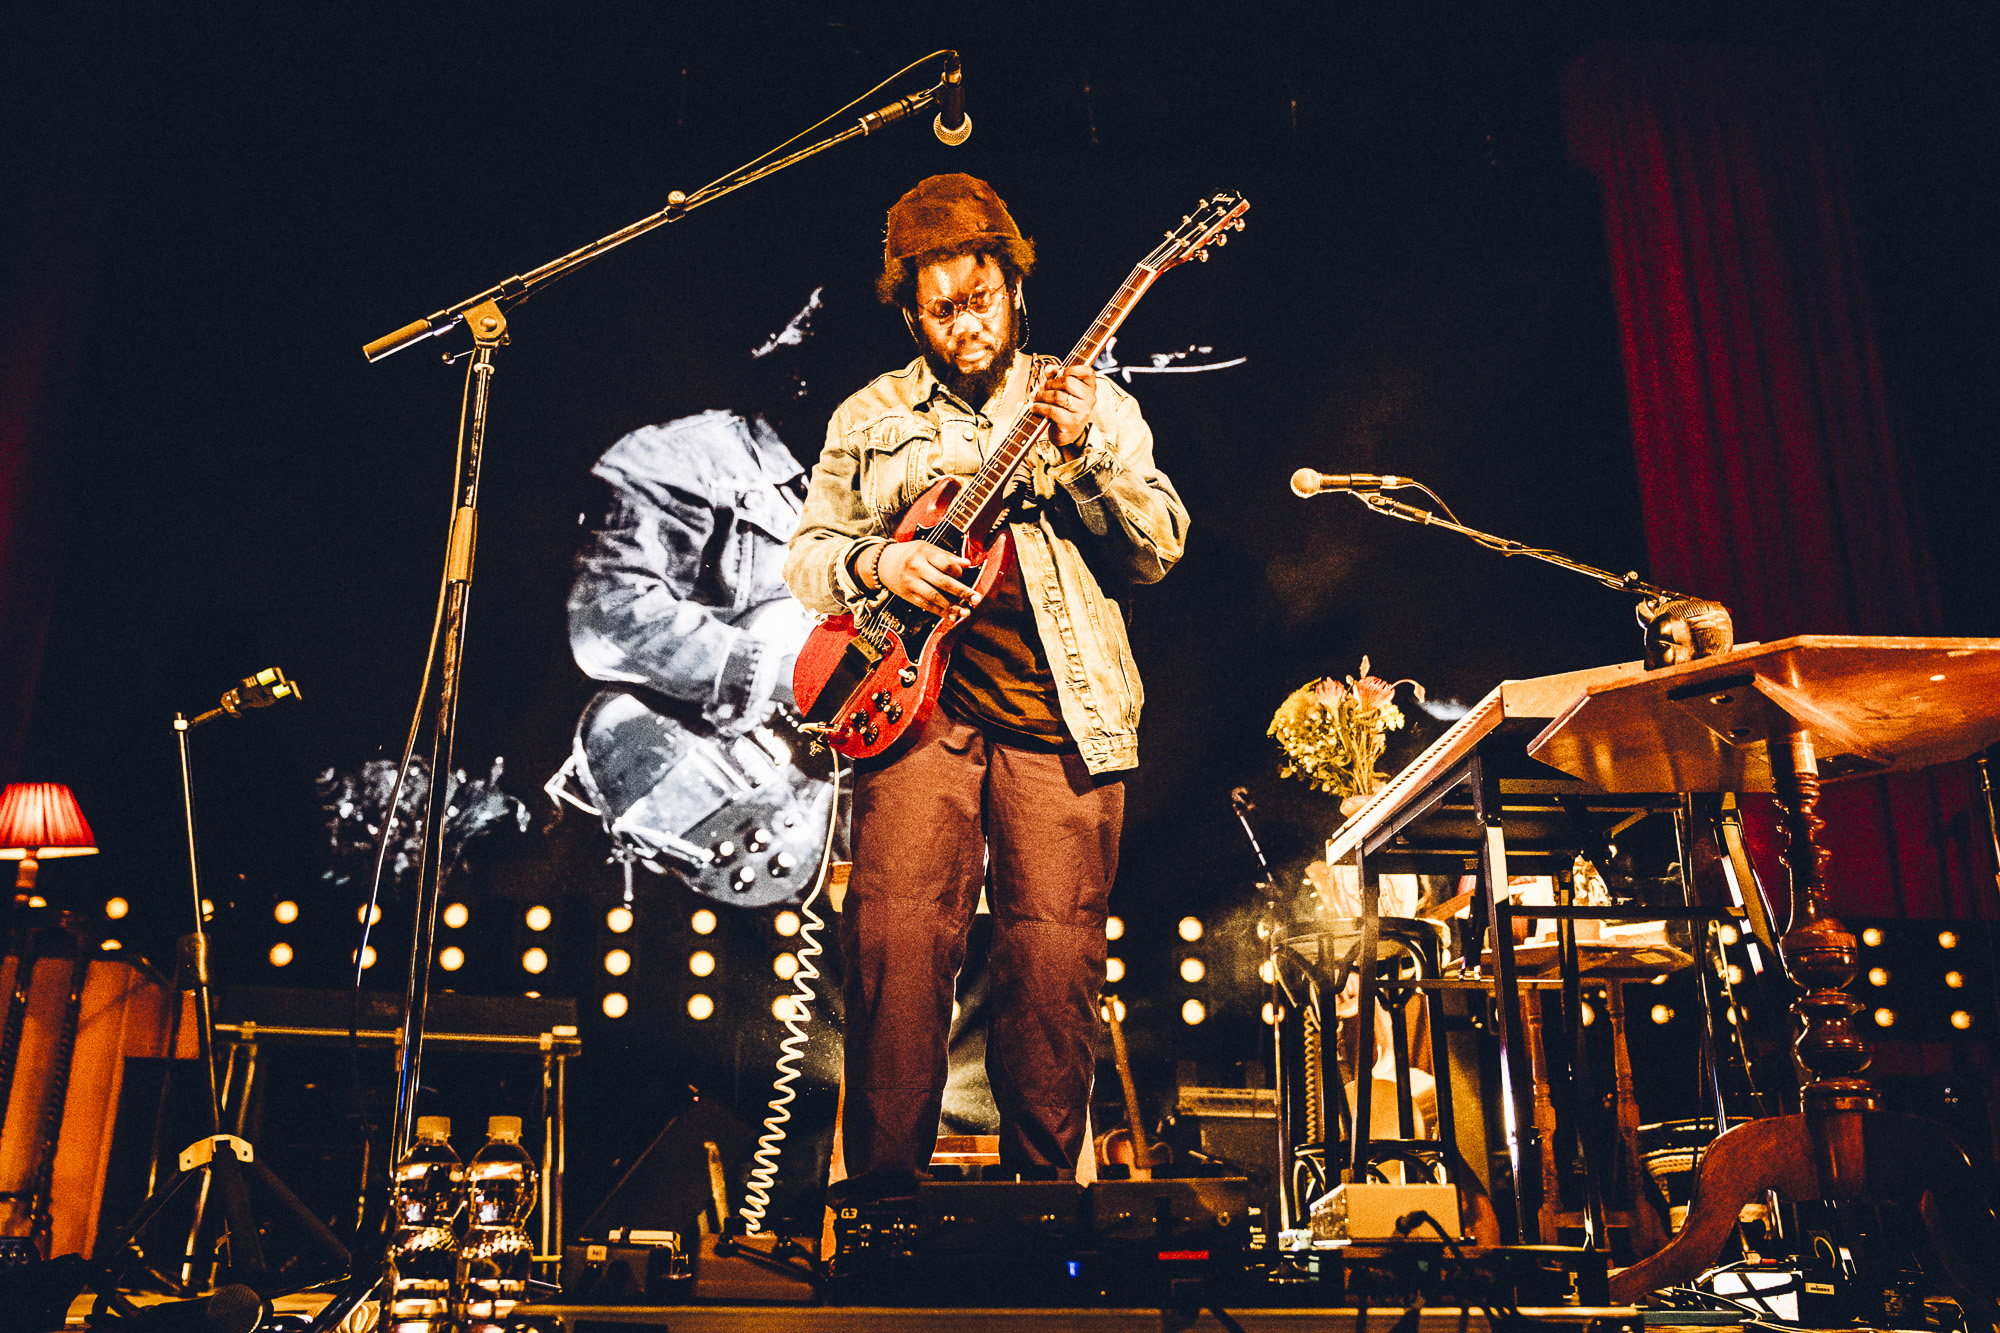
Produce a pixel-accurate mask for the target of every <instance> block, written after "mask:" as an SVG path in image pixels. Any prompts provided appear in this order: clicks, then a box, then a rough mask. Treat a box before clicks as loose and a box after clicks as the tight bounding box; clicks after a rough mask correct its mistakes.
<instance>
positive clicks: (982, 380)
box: [918, 301, 1021, 409]
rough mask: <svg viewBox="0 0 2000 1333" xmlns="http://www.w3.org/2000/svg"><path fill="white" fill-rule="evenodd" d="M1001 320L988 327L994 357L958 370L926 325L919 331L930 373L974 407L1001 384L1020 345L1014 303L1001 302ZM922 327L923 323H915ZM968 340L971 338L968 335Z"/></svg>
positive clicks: (984, 400)
mask: <svg viewBox="0 0 2000 1333" xmlns="http://www.w3.org/2000/svg"><path fill="white" fill-rule="evenodd" d="M1001 309H1002V311H1003V314H1002V316H1001V320H1000V324H999V326H998V327H997V328H995V329H993V330H991V335H992V341H993V345H994V348H995V351H994V353H993V357H992V359H991V360H989V361H987V362H986V364H985V365H983V366H981V367H980V368H979V369H978V370H970V371H968V370H960V369H959V368H958V364H957V363H956V362H954V361H953V360H952V359H951V357H950V355H949V354H948V353H947V352H946V351H945V350H944V349H943V348H941V347H939V346H938V343H937V340H936V339H935V338H933V337H932V336H931V334H930V331H929V330H928V329H924V330H923V333H922V335H921V337H922V340H923V345H924V360H925V362H927V363H928V364H929V365H930V368H931V374H933V375H935V376H937V378H938V383H940V384H942V385H944V387H945V388H947V389H949V390H951V392H952V393H953V394H955V395H957V396H958V398H959V400H960V401H962V402H964V403H965V404H966V405H967V406H969V407H972V408H974V409H978V408H982V407H984V406H985V405H986V401H987V400H988V399H989V398H991V397H992V396H993V394H994V392H995V391H996V390H998V389H999V387H1000V381H1002V380H1004V379H1005V378H1007V371H1008V368H1009V367H1011V366H1012V365H1013V364H1014V353H1015V351H1016V350H1017V349H1018V348H1019V346H1020V338H1019V334H1020V327H1021V326H1020V321H1019V320H1018V319H1017V318H1016V317H1015V312H1014V303H1013V302H1012V301H1006V302H1003V303H1002V306H1001ZM918 327H919V328H920V329H923V326H922V325H919V326H918ZM967 341H973V340H971V339H968V340H967Z"/></svg>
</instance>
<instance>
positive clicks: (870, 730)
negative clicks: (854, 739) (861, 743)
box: [861, 726, 882, 745]
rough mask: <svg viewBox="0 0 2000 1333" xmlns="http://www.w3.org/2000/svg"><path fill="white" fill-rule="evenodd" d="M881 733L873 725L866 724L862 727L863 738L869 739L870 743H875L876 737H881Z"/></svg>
mask: <svg viewBox="0 0 2000 1333" xmlns="http://www.w3.org/2000/svg"><path fill="white" fill-rule="evenodd" d="M881 734H882V733H881V732H879V731H877V730H876V729H875V728H874V727H873V726H866V727H863V728H862V729H861V739H863V740H865V741H867V742H868V743H869V744H870V745H873V744H874V743H875V740H876V738H877V737H879V736H880V735H881Z"/></svg>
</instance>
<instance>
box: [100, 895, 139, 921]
mask: <svg viewBox="0 0 2000 1333" xmlns="http://www.w3.org/2000/svg"><path fill="white" fill-rule="evenodd" d="M131 910H132V904H130V903H128V902H126V901H125V900H124V899H123V898H113V899H111V900H110V901H109V902H107V903H105V904H104V915H106V916H108V917H110V918H111V919H112V920H113V921H122V920H124V919H125V914H126V913H127V912H129V911H131Z"/></svg>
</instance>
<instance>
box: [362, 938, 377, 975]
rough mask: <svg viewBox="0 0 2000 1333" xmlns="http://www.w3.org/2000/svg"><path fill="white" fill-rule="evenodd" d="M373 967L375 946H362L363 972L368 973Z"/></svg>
mask: <svg viewBox="0 0 2000 1333" xmlns="http://www.w3.org/2000/svg"><path fill="white" fill-rule="evenodd" d="M373 966H375V946H374V945H372V944H364V945H362V946H361V970H362V971H363V972H366V971H367V970H368V969H369V968H371V967H373Z"/></svg>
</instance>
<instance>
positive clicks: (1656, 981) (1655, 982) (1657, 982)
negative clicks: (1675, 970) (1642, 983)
mask: <svg viewBox="0 0 2000 1333" xmlns="http://www.w3.org/2000/svg"><path fill="white" fill-rule="evenodd" d="M1646 984H1647V985H1649V986H1664V985H1666V984H1667V974H1666V973H1664V972H1662V973H1660V975H1658V976H1657V977H1654V978H1653V979H1652V980H1651V981H1649V982H1647V983H1646Z"/></svg>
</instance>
